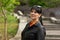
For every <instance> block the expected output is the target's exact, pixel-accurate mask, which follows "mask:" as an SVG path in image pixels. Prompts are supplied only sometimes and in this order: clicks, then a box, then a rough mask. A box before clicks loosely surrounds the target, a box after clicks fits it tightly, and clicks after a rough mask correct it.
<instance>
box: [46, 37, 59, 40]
mask: <svg viewBox="0 0 60 40" xmlns="http://www.w3.org/2000/svg"><path fill="white" fill-rule="evenodd" d="M45 40H60V37H46V38H45Z"/></svg>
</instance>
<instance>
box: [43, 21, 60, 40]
mask: <svg viewBox="0 0 60 40" xmlns="http://www.w3.org/2000/svg"><path fill="white" fill-rule="evenodd" d="M43 23H44V26H45V27H46V34H47V35H46V40H60V24H53V23H50V21H49V20H43Z"/></svg>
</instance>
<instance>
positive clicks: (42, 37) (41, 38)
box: [37, 28, 45, 40]
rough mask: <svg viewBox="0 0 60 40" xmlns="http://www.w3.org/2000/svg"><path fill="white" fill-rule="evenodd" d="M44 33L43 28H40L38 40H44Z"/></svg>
mask: <svg viewBox="0 0 60 40" xmlns="http://www.w3.org/2000/svg"><path fill="white" fill-rule="evenodd" d="M44 39H45V38H44V33H43V30H42V28H40V29H39V30H38V32H37V40H44Z"/></svg>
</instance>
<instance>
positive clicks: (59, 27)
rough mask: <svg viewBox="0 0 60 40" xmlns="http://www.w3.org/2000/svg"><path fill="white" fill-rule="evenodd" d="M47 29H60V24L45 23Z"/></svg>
mask: <svg viewBox="0 0 60 40" xmlns="http://www.w3.org/2000/svg"><path fill="white" fill-rule="evenodd" d="M44 26H45V28H46V30H60V25H58V24H56V25H44Z"/></svg>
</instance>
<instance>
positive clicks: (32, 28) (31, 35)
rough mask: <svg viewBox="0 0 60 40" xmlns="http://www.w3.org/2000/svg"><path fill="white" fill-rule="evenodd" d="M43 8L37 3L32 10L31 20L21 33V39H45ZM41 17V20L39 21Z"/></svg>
mask: <svg viewBox="0 0 60 40" xmlns="http://www.w3.org/2000/svg"><path fill="white" fill-rule="evenodd" d="M41 15H42V8H41V6H38V5H35V6H33V7H32V8H31V10H30V17H31V19H32V20H31V21H30V22H29V23H28V24H27V25H26V27H25V28H24V30H23V31H22V34H21V37H22V38H21V40H45V33H46V32H45V28H44V27H43V26H42V18H41ZM40 18H41V19H40ZM39 19H40V21H39Z"/></svg>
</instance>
